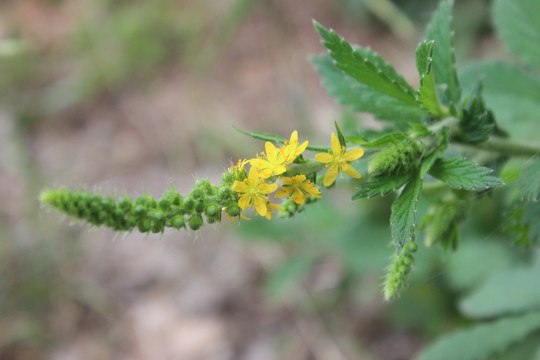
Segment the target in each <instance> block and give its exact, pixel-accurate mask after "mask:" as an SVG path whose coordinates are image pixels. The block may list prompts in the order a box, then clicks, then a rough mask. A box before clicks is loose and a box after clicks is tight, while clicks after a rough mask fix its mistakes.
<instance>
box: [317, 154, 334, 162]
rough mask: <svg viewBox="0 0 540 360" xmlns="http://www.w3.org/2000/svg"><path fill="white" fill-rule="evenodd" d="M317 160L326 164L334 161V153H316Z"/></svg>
mask: <svg viewBox="0 0 540 360" xmlns="http://www.w3.org/2000/svg"><path fill="white" fill-rule="evenodd" d="M315 160H317V161H318V162H322V163H325V164H326V163H329V162H332V161H334V155H330V154H329V153H318V154H316V155H315Z"/></svg>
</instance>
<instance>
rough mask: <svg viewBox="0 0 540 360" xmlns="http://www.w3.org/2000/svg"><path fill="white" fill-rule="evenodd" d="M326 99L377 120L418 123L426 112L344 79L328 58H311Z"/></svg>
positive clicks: (348, 77) (361, 84) (352, 80)
mask: <svg viewBox="0 0 540 360" xmlns="http://www.w3.org/2000/svg"><path fill="white" fill-rule="evenodd" d="M312 61H313V63H314V64H315V67H316V68H317V72H318V73H319V74H320V75H321V76H322V78H323V85H324V86H325V87H326V88H327V89H328V92H329V94H330V95H332V96H334V97H336V98H337V100H338V101H339V102H340V103H341V104H343V105H346V106H349V107H351V108H352V109H353V110H355V111H364V112H369V113H372V114H373V115H374V116H375V117H376V118H377V119H379V120H390V121H397V122H402V123H409V122H418V121H420V120H421V119H422V118H423V117H424V116H426V115H428V114H427V112H426V111H425V110H424V109H422V108H420V106H419V105H418V104H416V102H415V104H411V103H409V102H403V101H401V100H399V99H396V98H395V97H392V96H389V95H386V94H384V93H382V92H380V91H378V90H376V89H374V88H372V87H369V86H367V85H365V84H363V83H360V82H358V81H357V80H356V79H353V78H352V77H350V76H348V75H346V74H345V73H344V72H343V71H342V70H341V69H339V68H338V67H337V65H336V64H335V63H334V61H333V60H332V57H331V56H330V55H329V54H324V55H321V56H318V57H314V58H312Z"/></svg>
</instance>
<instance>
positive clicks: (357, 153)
mask: <svg viewBox="0 0 540 360" xmlns="http://www.w3.org/2000/svg"><path fill="white" fill-rule="evenodd" d="M363 155H364V149H362V148H357V149H352V150H349V151H347V152H346V153H345V155H343V159H344V160H345V161H354V160H356V159H359V158H361V157H362V156H363Z"/></svg>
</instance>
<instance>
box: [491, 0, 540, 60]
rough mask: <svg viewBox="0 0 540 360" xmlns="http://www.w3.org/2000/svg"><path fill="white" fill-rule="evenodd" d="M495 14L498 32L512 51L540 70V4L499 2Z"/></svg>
mask: <svg viewBox="0 0 540 360" xmlns="http://www.w3.org/2000/svg"><path fill="white" fill-rule="evenodd" d="M493 14H494V18H495V24H496V25H497V30H498V32H499V34H500V36H501V37H502V39H503V40H504V42H505V43H506V46H508V48H509V49H510V51H512V52H513V53H514V54H516V55H518V56H519V57H520V58H521V59H523V61H525V62H526V63H527V64H529V65H530V66H532V67H535V68H536V69H538V70H540V46H539V45H538V44H540V22H539V21H538V19H539V18H540V2H539V1H536V0H497V1H495V4H494V12H493Z"/></svg>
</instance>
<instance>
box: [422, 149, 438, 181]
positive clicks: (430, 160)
mask: <svg viewBox="0 0 540 360" xmlns="http://www.w3.org/2000/svg"><path fill="white" fill-rule="evenodd" d="M438 156H439V151H438V150H435V151H434V152H432V153H431V154H430V155H429V156H427V157H426V158H425V159H423V160H422V165H420V177H422V178H423V177H424V176H425V175H426V174H427V173H428V172H429V170H430V169H431V167H432V166H433V164H435V161H436V160H437V158H438Z"/></svg>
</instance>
